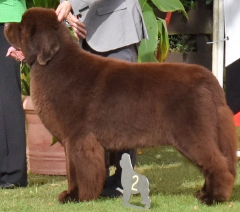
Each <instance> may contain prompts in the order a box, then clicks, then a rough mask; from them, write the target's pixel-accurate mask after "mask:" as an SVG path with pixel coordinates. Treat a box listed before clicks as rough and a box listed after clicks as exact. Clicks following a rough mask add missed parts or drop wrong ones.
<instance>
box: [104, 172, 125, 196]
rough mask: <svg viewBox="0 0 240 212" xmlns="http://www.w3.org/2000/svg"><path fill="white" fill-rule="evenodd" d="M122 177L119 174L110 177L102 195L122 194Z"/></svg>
mask: <svg viewBox="0 0 240 212" xmlns="http://www.w3.org/2000/svg"><path fill="white" fill-rule="evenodd" d="M122 193H123V191H122V184H121V179H119V177H118V176H117V175H112V176H111V177H108V178H107V180H106V182H105V186H104V188H103V191H102V193H101V195H100V197H108V198H116V197H120V196H122Z"/></svg>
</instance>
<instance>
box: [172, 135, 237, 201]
mask: <svg viewBox="0 0 240 212" xmlns="http://www.w3.org/2000/svg"><path fill="white" fill-rule="evenodd" d="M198 139H200V140H199V141H198V142H194V141H193V142H192V144H191V147H189V149H188V150H187V151H186V149H184V150H183V148H182V147H181V146H180V145H178V147H177V149H178V150H179V151H180V152H182V153H183V154H184V155H185V156H186V157H187V158H188V159H189V160H191V161H192V162H193V163H195V164H196V165H197V166H198V167H199V168H200V169H201V170H202V173H203V174H204V177H205V184H204V187H203V190H202V192H197V195H196V197H197V198H198V200H199V201H200V202H202V203H205V204H207V205H211V204H213V203H214V202H223V201H226V200H228V199H229V198H230V196H231V192H232V187H233V183H234V176H233V175H232V174H231V173H230V172H229V168H228V164H227V160H226V158H225V157H224V156H223V155H222V153H221V152H220V151H219V149H218V147H217V144H216V143H213V142H211V141H209V142H207V143H206V141H204V140H205V139H206V137H204V140H202V138H201V137H200V136H199V137H198ZM201 140H202V141H201ZM199 144H201V145H199Z"/></svg>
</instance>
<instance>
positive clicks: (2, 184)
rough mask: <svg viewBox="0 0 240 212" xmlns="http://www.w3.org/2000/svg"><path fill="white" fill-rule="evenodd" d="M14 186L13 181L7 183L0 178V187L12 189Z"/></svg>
mask: <svg viewBox="0 0 240 212" xmlns="http://www.w3.org/2000/svg"><path fill="white" fill-rule="evenodd" d="M15 187H16V186H15V185H14V184H13V183H8V182H5V181H3V180H0V189H12V188H15Z"/></svg>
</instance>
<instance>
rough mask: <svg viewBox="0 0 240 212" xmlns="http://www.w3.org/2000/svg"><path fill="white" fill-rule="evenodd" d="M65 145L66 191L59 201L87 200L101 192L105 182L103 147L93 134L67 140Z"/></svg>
mask: <svg viewBox="0 0 240 212" xmlns="http://www.w3.org/2000/svg"><path fill="white" fill-rule="evenodd" d="M67 145H68V146H67V147H66V157H67V168H68V191H64V192H62V193H61V194H60V195H59V201H60V202H62V203H64V202H68V201H89V200H93V199H96V198H97V197H98V196H99V195H100V194H101V192H102V189H103V186H104V182H105V161H104V149H103V147H102V146H101V144H100V143H99V142H98V141H97V140H96V138H95V136H94V135H93V134H88V135H87V136H86V137H84V138H81V139H79V140H77V141H76V142H72V143H71V142H68V144H67Z"/></svg>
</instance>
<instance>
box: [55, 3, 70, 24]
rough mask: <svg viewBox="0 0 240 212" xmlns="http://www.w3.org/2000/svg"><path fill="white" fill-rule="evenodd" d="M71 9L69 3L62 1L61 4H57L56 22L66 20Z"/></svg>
mask: <svg viewBox="0 0 240 212" xmlns="http://www.w3.org/2000/svg"><path fill="white" fill-rule="evenodd" d="M71 9H72V5H71V4H70V2H69V1H63V2H62V3H61V4H59V5H58V7H57V9H56V11H55V12H56V14H57V17H58V21H62V20H63V19H66V18H67V16H68V14H69V13H70V11H71Z"/></svg>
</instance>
